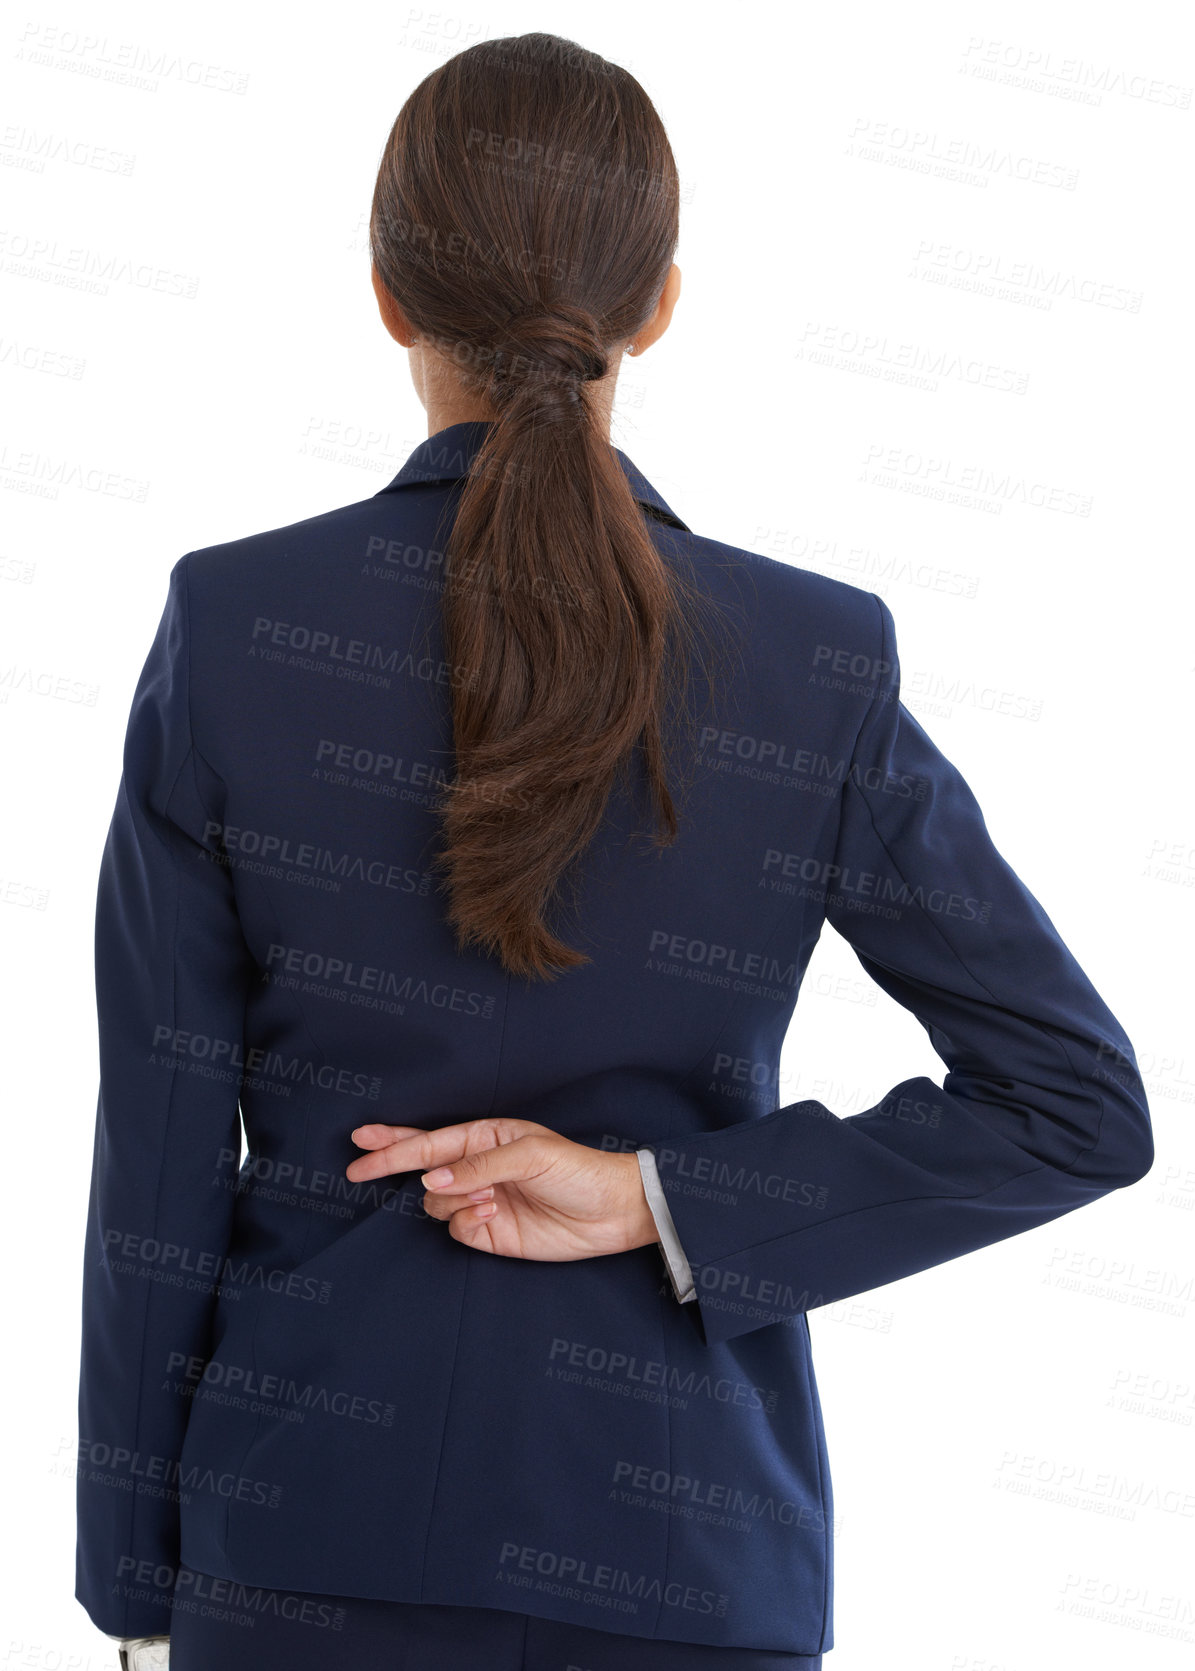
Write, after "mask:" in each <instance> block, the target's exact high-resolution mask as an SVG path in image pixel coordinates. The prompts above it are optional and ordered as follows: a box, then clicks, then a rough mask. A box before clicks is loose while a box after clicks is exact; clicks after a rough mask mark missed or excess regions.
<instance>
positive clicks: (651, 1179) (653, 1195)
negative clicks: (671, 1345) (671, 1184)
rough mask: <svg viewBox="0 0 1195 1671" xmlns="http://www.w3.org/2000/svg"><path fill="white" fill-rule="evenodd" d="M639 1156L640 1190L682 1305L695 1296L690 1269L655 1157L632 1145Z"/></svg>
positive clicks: (674, 1288)
mask: <svg viewBox="0 0 1195 1671" xmlns="http://www.w3.org/2000/svg"><path fill="white" fill-rule="evenodd" d="M635 1154H636V1155H637V1156H638V1159H639V1175H640V1177H641V1178H642V1179H643V1193H644V1194H645V1195H646V1196H647V1205H648V1206H649V1207H650V1209H651V1216H652V1218H653V1219H654V1220H655V1222H656V1230H657V1231H658V1232H659V1239H660V1248H661V1251H662V1252H663V1255H664V1262H665V1264H666V1265H667V1266H668V1275H669V1276H670V1277H671V1278H672V1291H673V1293H674V1294H675V1295H676V1297H677V1299H678V1300H679V1301H680V1302H681V1304H682V1305H684V1304H687V1303H688V1301H689V1300H695V1299H696V1298H697V1289H696V1287H695V1286H694V1283H693V1273H692V1271H691V1270H690V1269H689V1261H688V1260H687V1259H686V1258H685V1250H684V1248H683V1247H682V1246H681V1245H680V1237H679V1236H678V1235H677V1233H676V1226H675V1224H673V1222H672V1214H671V1213H670V1212H669V1211H668V1201H667V1199H666V1197H665V1195H664V1189H663V1186H662V1185H661V1183H660V1174H659V1172H658V1171H657V1170H656V1157H655V1155H653V1154H652V1152H651V1150H650V1149H636V1150H635Z"/></svg>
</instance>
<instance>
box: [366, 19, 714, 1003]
mask: <svg viewBox="0 0 1195 1671" xmlns="http://www.w3.org/2000/svg"><path fill="white" fill-rule="evenodd" d="M678 203H679V188H678V180H677V173H676V165H675V162H674V160H673V156H672V151H671V147H670V146H669V143H668V139H667V136H666V135H665V132H664V129H663V126H662V124H661V122H660V119H659V117H658V115H657V114H656V111H655V109H654V108H653V106H652V104H651V101H650V100H649V99H648V97H647V95H646V94H645V92H644V91H643V89H642V88H641V87H640V85H639V83H638V82H637V81H636V80H635V79H634V77H633V76H632V75H630V74H629V73H628V72H627V71H626V70H624V69H622V68H620V67H619V66H618V65H615V64H612V63H609V62H607V60H606V59H604V58H601V57H599V56H598V55H597V54H595V53H592V52H588V51H586V50H585V49H584V48H583V47H580V46H578V45H577V44H576V43H575V42H573V41H567V40H563V39H561V38H560V37H559V36H555V35H548V34H542V33H535V34H528V35H520V36H513V37H509V38H506V39H500V40H490V41H483V42H480V43H478V44H477V45H475V46H472V47H469V48H467V49H466V50H465V51H463V52H461V53H458V54H457V55H456V56H455V57H453V58H451V59H449V60H448V61H447V62H446V63H444V64H442V65H441V66H440V67H439V68H437V69H435V70H433V71H432V73H431V74H430V75H428V76H427V77H426V78H425V79H424V80H423V81H422V82H421V83H420V84H419V86H418V87H416V88H415V90H414V92H413V93H412V94H411V95H410V97H409V98H408V99H407V101H406V103H405V104H404V106H403V108H402V110H401V111H400V112H399V115H398V118H397V120H396V121H395V123H394V126H393V128H392V130H391V132H390V136H389V139H388V141H387V144H386V148H385V152H384V154H383V157H382V162H381V166H380V169H379V172H378V179H377V185H376V188H375V191H374V197H373V204H372V210H371V216H370V253H371V257H372V260H373V263H374V266H375V268H376V269H377V272H378V275H379V277H380V278H381V280H382V282H383V284H384V286H385V288H386V290H387V291H388V292H389V294H390V296H392V297H393V298H394V300H395V301H396V302H397V304H398V306H399V308H400V309H401V310H402V313H403V315H404V316H405V318H406V320H407V321H408V323H409V324H410V326H411V327H412V329H413V330H415V331H416V332H417V333H418V334H419V335H420V336H421V337H423V338H425V339H427V340H429V341H430V342H431V344H432V345H433V346H434V347H435V348H436V349H438V350H439V351H440V352H441V353H442V354H444V355H445V356H446V357H447V359H448V360H449V361H450V362H451V363H452V364H453V366H454V367H455V368H456V369H457V371H458V374H459V376H460V379H461V387H462V388H463V389H465V390H467V391H469V392H470V393H471V394H474V395H476V396H477V397H479V398H480V400H481V401H482V402H483V404H484V405H485V406H486V408H487V410H489V411H491V412H492V414H493V419H492V421H490V422H489V427H488V429H487V431H486V434H485V439H484V443H483V445H482V447H481V448H480V450H479V452H478V453H477V455H476V457H475V459H474V461H473V465H472V468H471V469H470V472H469V475H468V478H467V480H466V482H465V484H464V486H463V488H462V490H461V494H460V499H459V503H458V506H457V509H456V512H455V518H454V521H453V523H452V527H451V531H450V533H449V535H448V539H447V558H448V561H447V564H446V574H445V583H444V590H443V595H442V600H441V623H442V629H443V634H444V646H445V655H446V658H447V661H448V664H449V666H450V668H451V669H452V670H453V673H454V677H453V680H452V703H453V710H452V712H453V744H454V751H455V756H456V777H455V779H454V780H453V781H452V782H451V783H450V784H449V786H448V788H447V790H446V791H445V799H444V801H443V803H442V805H441V806H440V809H439V812H440V817H441V820H442V829H443V835H444V844H443V846H442V848H441V850H440V852H439V854H438V855H437V856H436V859H435V861H434V862H435V864H436V865H437V866H438V867H439V868H440V869H442V870H443V871H444V872H445V873H446V882H445V889H446V892H447V895H448V902H449V903H448V916H449V920H450V922H451V923H452V925H453V927H454V929H455V931H456V934H457V938H458V943H459V944H460V945H461V946H462V947H463V946H466V945H469V944H477V945H480V946H482V947H484V948H485V949H487V950H488V951H491V952H496V953H497V954H498V955H499V957H500V958H501V961H502V963H503V964H504V966H505V967H506V968H507V969H508V970H510V971H511V972H512V973H516V974H520V975H524V976H527V977H532V976H534V977H540V978H553V977H554V975H555V973H556V972H557V971H558V970H562V969H568V968H571V967H573V966H575V965H577V964H580V963H588V962H589V961H590V959H589V958H588V957H587V956H586V955H585V954H584V953H583V952H580V951H578V950H576V949H575V948H573V947H570V946H568V945H566V944H565V942H564V941H563V940H561V939H560V938H559V937H558V936H557V935H556V934H555V933H554V932H553V931H552V930H551V929H550V928H549V927H548V926H547V924H546V922H545V920H544V919H545V915H546V913H547V912H548V910H549V907H550V904H551V902H552V899H553V895H554V892H555V890H556V889H557V887H558V884H559V883H560V882H561V880H562V879H563V877H564V875H565V872H566V871H567V868H568V866H569V865H570V863H571V862H572V861H573V860H574V859H576V858H577V857H578V856H579V855H580V854H581V853H582V852H583V851H584V849H585V848H586V847H587V846H588V845H589V843H590V842H591V840H592V839H593V837H594V835H595V834H596V832H597V830H598V828H599V826H600V824H601V822H602V817H603V813H604V810H605V808H606V805H607V802H608V799H609V795H610V792H611V789H612V787H613V786H614V783H615V781H616V778H617V775H618V773H619V771H620V770H622V771H626V770H627V769H628V767H629V764H630V761H631V760H632V759H633V758H634V757H635V753H636V750H637V748H639V747H642V750H643V762H644V765H645V769H646V773H647V779H648V783H649V786H650V791H651V796H652V800H653V802H654V805H655V808H656V811H657V814H658V817H659V820H660V823H661V825H662V829H661V830H660V831H659V832H657V834H656V836H655V841H656V845H657V848H662V847H664V846H667V845H669V844H671V843H672V842H673V841H675V839H676V835H677V828H678V823H677V812H676V806H675V804H674V801H673V798H672V794H671V792H670V790H669V786H668V782H667V776H668V772H667V767H666V759H667V749H666V744H665V734H666V732H667V730H668V729H669V726H670V723H671V719H672V718H673V717H674V716H675V717H677V718H684V719H689V720H691V719H692V715H691V714H690V713H689V709H688V701H687V694H686V693H687V691H688V672H689V665H688V656H687V650H688V648H689V647H690V646H691V644H692V643H693V642H694V640H695V637H696V634H697V630H698V612H699V608H700V605H701V604H702V602H703V601H707V600H704V599H703V598H702V596H701V594H700V592H699V589H698V588H695V587H694V586H692V585H691V583H690V582H689V581H688V580H687V579H685V577H684V576H683V575H682V573H681V572H680V570H679V568H678V566H677V564H676V562H675V561H673V562H670V561H669V560H668V557H667V556H666V555H665V554H663V553H662V552H661V550H660V549H658V548H657V545H656V544H655V543H654V542H653V540H652V538H651V536H650V535H649V533H648V529H647V524H646V520H645V513H644V511H643V510H642V508H641V507H640V506H639V504H638V503H637V502H636V500H635V499H634V497H633V496H632V493H631V489H630V486H629V484H628V482H627V479H626V476H625V475H624V473H623V470H622V467H621V465H620V463H619V461H618V458H617V457H616V455H615V451H614V448H613V447H612V446H611V444H610V442H609V441H608V440H606V439H605V438H604V436H603V435H602V433H601V429H600V423H599V420H598V417H597V415H596V413H595V409H594V405H593V402H592V399H591V395H590V389H589V385H590V384H592V382H593V381H594V380H595V379H597V378H600V377H603V376H605V375H606V373H607V370H608V368H609V364H610V353H611V349H612V346H613V345H617V344H621V343H624V342H626V341H628V340H629V339H630V338H631V337H632V336H633V335H634V334H635V332H636V331H637V330H639V329H640V328H642V326H643V325H644V324H645V323H646V322H647V321H648V320H649V319H650V318H651V317H652V316H653V314H654V311H655V307H656V303H657V301H658V299H659V297H660V294H661V291H662V288H663V285H664V282H665V279H666V277H667V274H668V271H669V269H670V267H671V265H672V260H673V255H674V253H675V250H676V244H677V239H678V234H679V226H678ZM702 636H703V638H704V634H703V635H702ZM711 688H712V687H711Z"/></svg>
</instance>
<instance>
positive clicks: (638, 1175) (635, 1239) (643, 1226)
mask: <svg viewBox="0 0 1195 1671" xmlns="http://www.w3.org/2000/svg"><path fill="white" fill-rule="evenodd" d="M619 1159H620V1160H622V1161H623V1162H624V1163H625V1164H626V1168H627V1177H628V1180H629V1188H630V1192H631V1213H630V1227H629V1230H628V1241H627V1247H628V1249H630V1248H636V1247H650V1246H651V1245H652V1243H653V1242H655V1243H658V1242H659V1240H660V1232H659V1227H658V1226H657V1224H656V1220H655V1214H654V1213H653V1212H652V1210H651V1205H650V1203H649V1202H648V1199H647V1192H646V1190H645V1189H644V1187H643V1174H642V1172H641V1171H640V1169H639V1157H638V1155H636V1154H629V1155H620V1156H619Z"/></svg>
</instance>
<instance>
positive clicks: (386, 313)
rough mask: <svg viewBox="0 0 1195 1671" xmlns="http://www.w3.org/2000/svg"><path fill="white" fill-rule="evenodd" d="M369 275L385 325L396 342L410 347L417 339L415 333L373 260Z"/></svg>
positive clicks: (404, 346)
mask: <svg viewBox="0 0 1195 1671" xmlns="http://www.w3.org/2000/svg"><path fill="white" fill-rule="evenodd" d="M369 277H370V280H371V282H372V284H373V293H374V295H375V297H376V298H377V303H378V312H379V313H380V314H381V316H382V323H383V325H385V327H386V329H387V330H388V331H389V332H390V335H391V336H392V337H393V338H394V340H395V342H397V343H398V344H399V345H400V346H401V347H403V348H409V347H410V346H411V344H412V343H413V342H414V340H415V333H414V331H413V330H412V329H411V327H410V326H409V325H408V324H407V321H406V318H405V317H404V315H403V311H402V309H401V308H400V307H399V305H398V303H397V302H396V301H395V300H394V297H393V296H392V295H391V294H390V292H389V291H388V290H387V289H386V286H385V285H384V284H383V283H382V277H381V274H380V273H379V272H378V270H377V268H376V267H375V266H374V264H373V263H372V262H370V266H369Z"/></svg>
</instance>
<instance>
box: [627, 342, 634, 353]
mask: <svg viewBox="0 0 1195 1671" xmlns="http://www.w3.org/2000/svg"><path fill="white" fill-rule="evenodd" d="M634 352H635V344H634V343H633V342H628V343H627V353H628V354H633V353H634Z"/></svg>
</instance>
